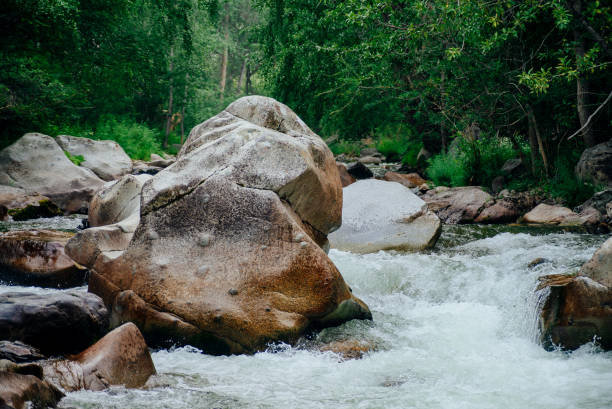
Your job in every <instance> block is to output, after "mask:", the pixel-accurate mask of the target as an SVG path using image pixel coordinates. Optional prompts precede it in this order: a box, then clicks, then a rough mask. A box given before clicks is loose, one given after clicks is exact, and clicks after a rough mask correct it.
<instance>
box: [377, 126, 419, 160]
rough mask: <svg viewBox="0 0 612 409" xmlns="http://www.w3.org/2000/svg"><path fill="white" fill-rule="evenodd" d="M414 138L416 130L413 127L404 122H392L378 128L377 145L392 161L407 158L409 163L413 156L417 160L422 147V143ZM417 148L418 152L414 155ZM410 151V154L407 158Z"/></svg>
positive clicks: (379, 150)
mask: <svg viewBox="0 0 612 409" xmlns="http://www.w3.org/2000/svg"><path fill="white" fill-rule="evenodd" d="M414 139H415V138H414V131H413V130H412V128H411V127H409V126H407V125H404V124H390V125H386V126H384V127H379V128H377V129H376V132H375V140H376V142H375V147H376V149H377V150H378V152H380V153H382V154H383V155H385V156H386V157H387V159H388V160H390V161H397V160H402V161H404V160H405V161H406V163H408V162H410V161H412V156H414V159H415V160H416V155H417V154H418V152H419V150H420V149H421V147H422V143H421V142H417V141H415V140H414ZM417 145H418V149H417V148H416V146H417ZM415 149H416V153H415V154H414V155H413V154H412V151H414V150H415ZM408 152H410V155H409V156H408V157H407V158H405V156H406V155H407V153H408ZM404 158H405V159H404Z"/></svg>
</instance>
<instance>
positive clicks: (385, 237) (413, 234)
mask: <svg viewBox="0 0 612 409" xmlns="http://www.w3.org/2000/svg"><path fill="white" fill-rule="evenodd" d="M343 194H344V199H343V203H344V204H343V206H342V226H341V227H340V229H338V230H337V231H335V232H333V233H331V234H330V235H329V242H330V245H331V247H332V248H336V249H339V250H345V251H352V252H356V253H371V252H375V251H379V250H392V249H396V250H421V249H425V248H429V247H432V246H433V245H434V244H435V242H436V240H437V239H438V236H439V235H440V231H441V226H440V220H439V219H438V217H437V216H436V215H435V214H433V213H432V212H430V211H429V210H428V209H427V204H426V203H425V202H424V201H423V200H421V199H420V198H419V197H417V196H416V195H415V194H414V193H412V192H411V191H410V189H408V188H406V187H405V186H403V185H401V184H399V183H395V182H386V181H381V180H375V179H370V180H360V181H357V182H355V183H353V184H352V185H350V186H347V187H345V188H344V189H343Z"/></svg>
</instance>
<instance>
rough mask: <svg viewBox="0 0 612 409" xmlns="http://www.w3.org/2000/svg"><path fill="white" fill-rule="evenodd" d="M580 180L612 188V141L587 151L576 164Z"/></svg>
mask: <svg viewBox="0 0 612 409" xmlns="http://www.w3.org/2000/svg"><path fill="white" fill-rule="evenodd" d="M576 176H577V177H578V179H580V180H582V181H585V182H590V183H592V184H594V185H596V186H597V185H603V186H608V187H612V139H611V140H609V141H608V142H604V143H600V144H599V145H595V146H593V147H592V148H588V149H585V150H584V152H582V155H581V156H580V160H579V161H578V163H577V164H576Z"/></svg>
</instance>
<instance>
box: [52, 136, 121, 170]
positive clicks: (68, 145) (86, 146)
mask: <svg viewBox="0 0 612 409" xmlns="http://www.w3.org/2000/svg"><path fill="white" fill-rule="evenodd" d="M55 140H56V141H57V143H58V145H59V146H60V147H61V148H62V149H63V150H65V151H67V152H68V153H70V154H71V155H72V156H82V157H83V159H85V160H84V161H83V162H82V163H81V165H80V166H82V167H84V168H87V169H91V170H92V171H93V172H94V173H95V174H96V175H98V177H99V178H100V179H102V180H107V181H108V180H115V179H118V178H120V177H121V176H123V175H127V174H128V173H130V172H131V171H132V160H131V159H130V157H129V156H128V155H127V154H126V153H125V151H124V150H123V148H122V147H121V146H120V145H119V144H118V143H117V142H115V141H94V140H93V139H89V138H78V137H76V136H70V135H59V136H58V137H57V138H55Z"/></svg>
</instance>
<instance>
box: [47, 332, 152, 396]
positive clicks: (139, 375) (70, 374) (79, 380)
mask: <svg viewBox="0 0 612 409" xmlns="http://www.w3.org/2000/svg"><path fill="white" fill-rule="evenodd" d="M43 369H44V376H45V379H47V380H48V381H49V382H51V383H53V384H54V385H55V386H57V387H59V388H61V389H63V390H64V391H67V392H73V391H76V390H79V389H89V390H94V391H99V390H103V389H106V388H108V387H109V386H111V385H123V386H125V387H126V388H139V387H141V386H143V385H144V384H145V383H146V382H147V379H149V377H150V376H151V375H153V374H155V366H154V365H153V360H152V359H151V354H150V353H149V349H148V347H147V344H146V343H145V340H144V338H143V337H142V334H141V333H140V331H139V330H138V328H137V327H136V325H134V324H132V323H127V324H123V325H122V326H120V327H118V328H115V329H114V330H113V331H111V332H109V333H108V334H106V335H105V336H104V338H102V339H101V340H99V341H98V342H96V343H95V344H94V345H92V346H90V347H89V348H87V349H86V350H85V351H83V352H81V353H80V354H78V355H76V356H73V357H71V359H69V360H55V361H48V362H46V363H45V364H44V365H43Z"/></svg>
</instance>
